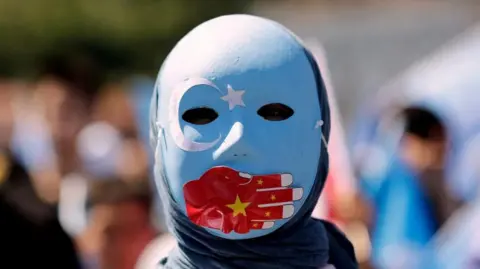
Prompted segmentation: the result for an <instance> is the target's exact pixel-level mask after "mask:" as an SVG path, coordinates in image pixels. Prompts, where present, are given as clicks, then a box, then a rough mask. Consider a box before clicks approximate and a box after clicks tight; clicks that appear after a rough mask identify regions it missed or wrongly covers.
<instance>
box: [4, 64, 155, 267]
mask: <svg viewBox="0 0 480 269" xmlns="http://www.w3.org/2000/svg"><path fill="white" fill-rule="evenodd" d="M73 59H74V57H70V58H69V57H63V58H58V59H49V60H48V61H46V62H45V63H44V64H43V65H42V67H41V68H39V74H38V76H37V77H36V78H35V79H34V80H32V81H22V80H16V79H12V78H7V77H4V78H0V95H1V96H0V102H1V103H0V109H1V112H0V129H1V133H0V134H1V137H0V227H1V229H0V238H1V240H0V244H1V245H2V249H3V251H2V260H1V261H0V262H1V263H2V265H0V267H2V268H7V267H8V266H7V264H8V265H9V266H12V264H13V266H14V267H8V268H33V267H38V266H42V267H46V268H112V269H121V268H134V265H135V263H136V261H137V258H138V257H139V255H140V254H141V253H142V251H143V249H144V248H145V247H146V246H147V245H148V244H149V243H150V242H151V241H152V239H153V238H155V237H156V235H157V234H159V233H161V232H162V231H163V228H162V224H161V222H160V221H159V220H161V217H159V214H160V213H159V212H160V211H159V210H157V209H158V206H157V207H156V206H155V205H158V204H159V203H158V202H157V203H156V202H155V199H156V198H154V196H153V192H152V188H151V180H150V179H151V177H150V173H151V169H150V168H149V167H150V162H151V154H150V151H149V148H148V147H149V146H148V124H146V123H147V122H148V106H149V99H150V94H151V90H152V87H153V86H152V85H153V82H152V81H151V80H149V79H146V78H142V77H137V78H131V79H125V80H124V81H118V80H116V81H114V82H109V81H107V80H102V79H101V74H100V72H98V70H97V69H95V66H94V64H95V62H94V61H93V60H94V59H88V58H85V59H83V61H81V62H80V61H75V60H73ZM145 109H146V110H145ZM145 124H146V125H145ZM21 255H26V256H25V257H22V256H21ZM3 263H4V264H5V265H3ZM4 266H5V267H4Z"/></svg>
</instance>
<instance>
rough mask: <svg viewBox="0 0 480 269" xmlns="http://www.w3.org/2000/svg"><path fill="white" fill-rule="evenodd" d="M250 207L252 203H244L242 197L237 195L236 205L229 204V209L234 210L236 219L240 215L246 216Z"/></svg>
mask: <svg viewBox="0 0 480 269" xmlns="http://www.w3.org/2000/svg"><path fill="white" fill-rule="evenodd" d="M249 205H250V203H242V201H241V200H240V197H239V196H238V195H237V198H235V203H233V204H229V205H227V207H229V208H230V209H232V210H233V216H234V217H236V216H237V215H238V214H242V215H244V216H246V215H247V212H246V211H245V208H247V206H249Z"/></svg>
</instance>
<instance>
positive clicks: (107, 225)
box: [89, 180, 156, 268]
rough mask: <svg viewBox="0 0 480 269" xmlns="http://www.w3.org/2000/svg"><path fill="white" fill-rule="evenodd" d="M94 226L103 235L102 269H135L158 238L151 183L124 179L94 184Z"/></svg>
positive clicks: (90, 199) (101, 249)
mask: <svg viewBox="0 0 480 269" xmlns="http://www.w3.org/2000/svg"><path fill="white" fill-rule="evenodd" d="M89 202H90V204H91V210H90V212H91V213H90V223H91V224H90V225H94V226H96V227H97V228H96V229H93V230H96V231H97V232H98V233H99V234H98V236H99V238H100V240H99V242H100V246H99V247H100V249H99V254H100V263H101V264H102V268H133V267H134V264H135V262H136V259H137V258H138V256H139V255H140V253H141V252H142V250H143V248H144V247H145V246H146V245H147V244H148V243H149V242H150V240H152V239H153V238H154V237H155V233H156V232H155V229H154V227H153V225H152V223H151V215H150V214H151V203H152V200H151V191H150V188H149V184H148V183H147V182H125V181H120V180H115V181H106V182H96V183H95V184H93V186H92V188H91V191H90V194H89Z"/></svg>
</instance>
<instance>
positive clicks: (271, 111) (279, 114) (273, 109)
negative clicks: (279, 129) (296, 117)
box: [257, 103, 294, 121]
mask: <svg viewBox="0 0 480 269" xmlns="http://www.w3.org/2000/svg"><path fill="white" fill-rule="evenodd" d="M293 113H294V112H293V109H291V108H290V107H289V106H287V105H284V104H280V103H274V104H268V105H264V106H262V107H261V108H260V109H259V110H258V111H257V114H258V115H259V116H260V117H262V118H264V119H265V120H268V121H282V120H286V119H288V118H290V117H291V116H292V115H293Z"/></svg>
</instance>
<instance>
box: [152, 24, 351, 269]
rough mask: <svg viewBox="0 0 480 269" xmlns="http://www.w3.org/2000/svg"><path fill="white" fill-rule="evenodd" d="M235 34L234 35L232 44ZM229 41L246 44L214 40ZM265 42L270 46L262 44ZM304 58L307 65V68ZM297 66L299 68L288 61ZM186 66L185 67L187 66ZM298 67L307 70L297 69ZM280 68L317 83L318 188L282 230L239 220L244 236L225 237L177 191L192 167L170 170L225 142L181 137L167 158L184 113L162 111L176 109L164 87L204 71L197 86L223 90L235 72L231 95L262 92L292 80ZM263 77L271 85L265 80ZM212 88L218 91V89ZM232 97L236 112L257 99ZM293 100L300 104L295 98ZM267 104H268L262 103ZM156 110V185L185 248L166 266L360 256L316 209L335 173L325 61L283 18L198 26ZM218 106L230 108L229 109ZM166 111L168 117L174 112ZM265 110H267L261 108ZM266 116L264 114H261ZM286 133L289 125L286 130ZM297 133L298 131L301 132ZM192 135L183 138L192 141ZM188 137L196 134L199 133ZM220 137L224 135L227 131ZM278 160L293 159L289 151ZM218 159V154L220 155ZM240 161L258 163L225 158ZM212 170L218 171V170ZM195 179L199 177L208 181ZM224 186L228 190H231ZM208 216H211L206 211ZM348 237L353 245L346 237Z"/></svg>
mask: <svg viewBox="0 0 480 269" xmlns="http://www.w3.org/2000/svg"><path fill="white" fill-rule="evenodd" d="M232 27H233V28H232ZM219 29H221V30H219ZM222 31H223V32H222ZM221 33H223V35H222V36H221V37H220V38H219V39H215V38H213V37H218V36H215V35H219V34H221ZM200 37H201V38H200ZM239 37H240V38H239ZM202 38H203V39H202ZM209 38H211V40H208V39H209ZM229 39H234V40H233V41H231V40H229ZM222 42H226V43H229V42H238V44H235V45H233V46H229V44H227V45H226V48H227V49H225V47H222V45H211V44H212V43H215V44H222ZM191 43H194V44H198V51H195V52H194V53H196V54H195V56H192V58H190V59H189V58H188V56H186V55H185V54H189V51H188V50H187V49H185V47H188V44H191ZM258 43H260V44H261V45H263V46H261V47H260V48H258V46H257V45H258ZM256 46H257V47H256ZM218 47H220V49H219V50H216V51H215V49H216V48H218ZM275 53H276V54H275ZM205 54H208V56H209V57H210V58H208V57H207V58H205ZM272 56H274V57H272ZM202 57H204V58H202ZM262 57H266V58H268V57H270V58H268V59H265V60H263V59H261V58H262ZM186 60H190V62H188V63H187V62H182V61H186ZM250 63H251V64H250ZM299 63H303V65H301V64H299ZM289 64H290V65H291V66H288V65H289ZM182 65H184V66H183V67H182ZM172 66H174V67H172ZM292 67H294V68H295V69H290V68H292ZM282 68H283V69H282ZM297 68H298V69H299V70H296V69H297ZM204 69H207V71H205V70H204ZM278 69H280V70H283V72H284V73H283V75H288V73H285V70H287V71H290V72H292V71H295V74H292V77H294V78H295V77H297V78H298V77H303V78H304V80H305V81H304V84H302V85H299V87H302V86H304V87H305V88H308V85H309V83H311V84H310V85H312V86H311V87H312V88H313V89H314V91H315V92H316V93H315V95H316V97H315V98H314V100H309V101H312V102H313V104H314V105H315V106H319V109H318V112H317V113H318V114H317V115H316V117H317V118H316V120H317V123H319V126H321V129H320V130H321V133H320V132H319V133H318V143H317V144H316V145H315V144H313V145H307V146H309V147H312V146H318V151H317V152H316V154H317V157H316V159H314V160H308V159H307V162H308V161H314V163H315V164H314V166H315V171H314V172H315V173H314V176H312V177H315V179H314V180H313V179H305V180H306V181H311V182H312V185H311V188H310V189H309V188H308V187H305V188H304V190H306V191H308V193H307V194H306V195H304V196H305V197H304V198H303V199H302V203H300V204H294V205H301V206H299V208H297V209H296V210H298V211H296V213H295V214H293V216H291V218H290V219H289V220H283V222H282V221H281V220H280V221H279V222H280V223H281V224H280V225H278V226H274V230H273V231H272V232H263V231H259V233H254V232H252V233H249V232H246V233H243V232H245V231H243V232H242V230H241V228H242V227H240V226H241V225H240V226H239V225H236V224H235V223H234V227H233V228H231V229H233V230H234V231H235V232H237V234H236V235H231V233H229V234H227V233H225V234H222V232H221V231H211V230H209V229H206V228H203V227H200V226H199V225H196V224H194V223H193V221H192V218H191V217H190V218H189V216H190V213H191V212H189V211H188V210H185V209H183V208H182V207H191V204H188V202H187V204H186V205H184V203H185V202H184V201H180V200H181V199H179V198H177V197H178V195H177V193H178V192H179V191H178V188H176V185H175V184H178V182H176V181H179V180H180V179H179V178H181V177H182V174H183V173H189V172H190V171H183V170H182V171H180V174H175V173H168V172H169V171H168V169H170V170H173V171H175V169H174V168H178V167H179V166H180V165H181V164H180V163H179V162H188V159H187V158H188V156H187V155H189V154H191V153H190V152H194V153H196V152H199V151H202V150H204V148H205V147H214V148H215V147H216V146H217V145H216V144H215V143H213V144H210V145H206V144H208V143H207V142H205V141H206V140H207V141H208V139H210V138H211V137H213V139H215V137H214V136H212V135H210V136H208V135H209V134H207V136H208V137H205V138H204V137H200V139H201V140H200V141H202V142H203V143H197V142H193V141H188V142H185V141H186V140H182V141H181V142H178V141H177V142H178V143H176V144H177V146H178V145H180V146H179V147H181V148H182V149H183V151H178V154H179V155H173V156H172V157H171V158H166V157H165V155H166V154H171V153H169V152H168V151H169V150H172V149H171V148H168V147H169V146H172V147H175V143H173V142H172V140H174V139H178V138H179V137H178V136H177V137H174V136H175V134H170V133H169V132H168V131H169V130H168V126H167V127H165V126H166V125H168V124H172V121H178V120H179V119H178V116H176V117H177V118H173V119H172V118H170V119H168V120H167V119H166V117H167V116H168V115H162V114H161V113H160V112H159V109H161V107H162V106H164V109H171V107H170V108H166V107H167V106H169V105H170V106H171V105H172V104H171V103H170V104H169V103H168V102H167V101H168V100H167V101H165V100H164V99H166V98H165V94H164V93H163V91H168V90H169V89H168V88H169V87H173V86H172V85H174V84H176V83H177V82H178V81H185V82H188V81H189V80H190V81H191V80H193V79H192V77H194V76H198V74H201V76H205V77H208V79H210V81H206V80H202V81H203V83H200V84H201V85H200V84H196V85H193V86H190V89H192V88H194V87H203V86H205V87H206V86H208V87H213V88H216V87H217V86H216V85H221V84H223V83H224V82H225V81H224V80H223V78H224V77H229V76H230V77H229V78H230V81H233V82H232V85H228V87H226V88H228V92H229V94H231V92H233V93H235V88H232V87H235V85H238V84H242V83H244V85H248V86H250V87H247V86H245V89H246V93H245V95H248V94H249V90H253V89H252V88H254V87H255V86H258V87H259V88H256V89H255V90H261V87H262V86H264V87H267V82H271V80H269V79H272V78H273V79H278V80H282V79H285V78H282V77H279V76H281V75H282V73H278V71H277V73H274V72H273V71H272V70H278ZM189 72H190V73H189ZM226 74H227V75H226ZM272 74H273V75H272ZM269 76H272V77H269ZM263 80H264V81H265V82H263ZM292 80H293V79H292ZM308 80H309V81H308ZM252 81H253V82H252ZM256 81H258V83H257V84H254V82H256ZM285 81H286V79H285ZM233 83H236V84H233ZM248 83H250V84H248ZM262 83H264V84H265V85H261V84H262ZM207 84H208V85H207ZM225 84H226V83H225ZM199 85H200V86H199ZM280 87H286V86H282V85H279V88H280ZM219 88H220V86H218V88H217V89H219ZM302 90H303V89H302ZM210 91H211V89H210ZM280 91H281V89H279V95H281V92H280ZM295 91H297V89H290V92H292V93H291V95H292V98H294V97H293V94H294V92H295ZM305 91H307V90H305ZM305 91H304V92H305ZM199 92H201V93H202V94H201V95H198V96H197V99H201V98H205V97H204V96H205V95H207V92H206V91H205V90H204V91H201V90H200V89H199ZM211 92H213V93H214V92H215V91H211ZM225 92H226V91H225ZM298 92H300V93H301V94H304V92H301V91H300V89H298ZM203 93H204V94H203ZM192 94H193V93H192ZM229 94H228V95H229ZM252 94H253V92H252ZM185 95H186V94H185ZM228 95H227V96H228ZM227 96H223V97H222V100H224V101H226V100H225V99H223V98H225V97H227ZM312 97H313V96H312ZM317 98H318V100H317ZM179 99H180V100H179V101H184V100H182V99H181V97H180V98H179ZM185 99H188V98H185ZM190 99H191V98H190ZM310 99H312V98H310ZM246 100H247V99H246ZM179 101H177V102H179ZM229 101H232V100H229ZM250 101H251V102H252V103H253V102H254V101H253V100H250ZM206 102H208V101H206ZM232 102H233V101H232ZM232 102H229V105H230V106H228V108H229V110H230V111H232V112H231V113H235V107H236V106H237V105H238V106H243V107H245V103H247V106H248V105H249V104H250V103H248V102H245V103H243V102H242V101H238V100H237V101H236V103H234V104H233V108H232V106H231V105H232ZM292 102H293V103H294V101H292ZM209 104H210V103H209ZM310 104H311V103H307V104H305V106H308V105H310ZM192 105H193V104H192ZM259 105H260V106H261V104H259ZM177 106H180V105H177ZM193 106H195V105H193ZM212 106H215V104H212ZM180 107H181V106H180ZM151 109H152V110H151V122H150V128H151V142H152V146H153V148H154V150H155V158H156V161H155V177H156V183H157V186H158V189H159V192H160V196H161V197H162V199H163V202H164V205H165V211H166V215H167V217H168V219H167V221H168V225H169V229H170V231H171V232H172V234H173V235H174V237H175V238H176V239H177V241H178V247H177V248H175V249H174V250H173V251H172V252H171V253H170V255H169V257H168V260H167V261H166V262H165V268H209V269H210V268H211V269H215V268H222V269H223V268H259V269H263V268H298V269H300V268H322V267H323V266H326V265H327V263H328V261H329V259H331V257H332V256H333V257H334V258H335V260H342V258H343V260H345V261H346V262H347V263H348V261H350V260H354V258H353V259H352V258H351V257H346V255H347V254H345V253H343V252H342V248H343V246H345V245H348V246H350V245H349V242H348V240H346V239H345V238H344V237H343V235H341V234H340V233H339V232H338V231H336V229H335V228H332V227H328V228H327V229H328V231H327V229H326V228H325V225H324V223H322V222H321V221H319V220H316V219H313V218H312V217H311V214H312V211H313V209H314V207H315V205H316V203H317V200H318V198H319V196H320V193H321V191H322V188H323V185H324V182H325V178H326V175H327V171H328V153H327V145H326V142H327V141H328V137H329V132H330V114H329V105H328V99H327V94H326V91H325V86H324V83H323V80H322V77H321V74H320V70H319V68H318V65H317V64H316V63H315V60H314V58H313V57H312V55H311V53H310V52H309V51H308V50H307V49H306V48H305V47H304V46H303V45H302V44H301V43H300V42H299V41H298V39H297V38H296V37H295V36H294V35H293V34H291V33H290V32H289V31H288V30H286V29H285V28H283V27H282V26H281V25H279V24H277V23H275V22H272V21H269V20H266V19H262V18H258V17H254V16H249V15H229V16H223V17H219V18H216V19H213V20H210V21H208V22H206V23H204V24H202V25H200V26H198V27H197V28H196V29H194V30H193V31H192V32H190V33H189V34H188V35H187V36H186V37H185V38H184V39H182V40H181V41H180V42H179V43H178V44H177V46H176V48H175V49H174V50H173V51H172V53H171V54H170V55H169V56H168V58H167V59H166V61H165V63H164V65H163V66H162V68H161V70H160V73H159V77H158V80H157V83H156V87H155V91H154V94H153V98H152V105H151ZM180 109H181V108H177V110H180ZM218 109H223V107H222V108H218ZM300 110H301V109H299V111H300ZM243 111H244V110H243ZM227 112H228V111H227ZM166 113H167V114H168V112H166ZM175 113H178V112H175ZM258 114H261V112H260V110H259V112H258ZM298 114H300V115H299V116H298V117H299V118H297V119H292V120H294V121H295V122H294V123H299V122H298V121H302V118H301V117H304V118H303V120H305V121H306V123H305V124H307V125H310V124H311V128H312V130H313V129H314V128H315V127H316V124H315V122H308V121H309V119H308V117H306V116H305V115H303V116H302V115H301V113H300V112H299V113H298ZM310 114H311V113H310ZM184 115H185V114H184ZM229 115H232V114H229ZM238 115H239V114H238ZM255 116H257V115H255ZM310 116H311V115H310ZM245 117H247V116H245ZM162 119H163V120H162ZM255 119H256V118H255ZM258 119H261V118H260V117H259V118H258ZM223 120H224V119H222V118H221V116H220V117H219V120H218V121H219V122H220V123H219V124H224V123H225V121H223ZM249 120H251V119H250V118H248V119H246V120H245V122H244V123H245V124H247V122H248V121H249ZM310 120H311V119H310ZM250 122H251V121H250ZM262 124H263V123H262ZM239 126H241V127H243V126H242V119H240V120H238V122H235V123H233V126H232V125H229V133H228V135H226V138H225V142H224V143H222V144H220V145H219V147H218V148H219V149H221V148H222V147H225V146H224V145H225V144H228V143H229V141H227V140H229V136H230V135H231V133H232V132H235V131H236V132H237V134H238V133H240V135H237V138H236V139H237V140H235V143H240V142H242V141H241V139H242V137H240V138H238V136H241V135H244V136H247V135H248V133H247V131H242V128H238V127H239ZM319 126H317V127H319ZM245 128H247V127H245ZM309 128H310V127H309ZM179 129H180V128H179ZM184 130H185V131H184V132H185V137H187V136H188V134H187V131H188V129H187V128H184ZM278 130H281V129H280V127H279V129H278ZM291 131H292V133H293V131H294V130H291ZM180 132H181V129H180ZM299 132H300V131H299ZM177 135H182V134H177ZM278 136H282V134H281V133H278ZM185 137H181V138H182V139H184V138H185ZM188 137H189V138H191V137H192V136H188ZM195 137H196V138H198V137H199V136H198V135H197V136H195ZM220 137H223V136H222V135H221V136H220ZM297 137H298V138H301V137H302V136H301V135H298V136H297ZM254 138H255V137H254ZM271 139H274V140H275V139H276V138H275V137H273V136H272V137H271ZM239 141H240V142H239ZM182 142H183V143H182ZM302 142H305V141H302ZM307 142H308V140H307ZM265 143H268V141H265ZM234 146H235V145H234ZM276 146H277V147H278V146H279V145H278V144H277V145H276ZM287 147H288V146H287ZM217 150H218V149H217ZM241 152H242V154H243V156H246V155H248V154H254V153H252V152H254V151H253V150H252V149H251V148H248V149H245V151H241ZM312 152H313V151H312ZM318 153H320V154H318ZM305 154H307V153H305ZM212 155H213V156H214V157H215V156H216V155H215V152H214V153H213V154H211V155H205V158H211V156H212ZM250 156H251V155H248V158H252V157H250ZM313 156H315V155H313ZM319 156H320V157H319ZM220 157H221V156H220ZM230 157H232V158H233V157H238V156H237V154H233V155H232V156H230ZM275 157H279V158H286V159H288V158H287V157H288V156H275ZM175 158H177V159H178V160H175ZM192 158H193V157H192ZM273 158H274V157H273ZM214 160H216V159H215V158H214ZM232 160H233V161H232ZM237 160H239V161H237ZM302 160H303V159H302ZM235 161H237V162H238V166H239V167H242V168H243V169H248V168H252V167H253V166H248V165H243V163H242V159H228V160H226V161H225V163H226V164H228V165H229V166H233V165H235ZM264 161H269V160H264ZM260 163H262V162H260ZM216 164H217V165H222V164H224V163H218V162H217V163H216ZM241 165H243V166H241ZM172 166H173V168H172ZM194 168H195V167H192V169H194ZM185 169H186V170H188V169H189V168H188V167H185ZM215 169H218V168H215ZM220 169H224V168H220ZM239 170H240V169H239ZM209 171H210V172H211V171H212V170H209ZM256 171H265V169H263V170H262V167H260V168H259V169H257V170H256ZM247 172H250V171H247ZM277 172H278V171H277ZM207 173H209V172H207ZM232 173H233V172H232ZM258 173H263V172H257V174H258ZM240 174H241V173H240ZM175 176H177V177H178V178H172V177H175ZM294 176H295V175H294ZM254 177H255V176H254ZM265 177H267V176H265ZM226 178H228V177H226ZM290 180H291V178H290ZM300 180H302V179H300ZM194 181H197V182H198V181H200V180H194ZM282 182H283V181H282ZM172 183H173V184H172ZM217 183H218V182H217ZM221 183H223V182H221ZM221 183H218V184H221ZM290 183H291V182H290ZM188 184H190V181H187V182H186V183H185V185H184V186H183V191H184V192H186V187H185V186H187V185H188ZM259 184H260V183H259ZM282 184H283V183H282ZM197 186H199V187H202V186H201V185H199V184H197ZM282 186H283V185H282ZM220 191H222V192H223V191H224V190H220ZM180 193H181V192H180ZM184 195H185V197H186V198H185V199H186V200H187V199H188V198H187V194H184ZM202 195H207V193H203V194H200V197H201V196H202ZM197 198H198V197H197ZM237 198H238V196H237ZM186 211H187V213H186ZM187 215H188V216H187ZM202 216H204V217H205V215H202ZM205 218H206V219H207V220H206V222H207V224H209V223H208V221H209V220H208V216H206V217H205ZM201 221H202V220H200V221H198V220H197V222H196V223H197V224H198V223H200V222H201ZM209 225H213V226H214V224H211V223H210V224H209ZM235 225H236V226H235ZM272 225H275V224H272ZM209 227H212V226H209ZM270 228H271V227H270ZM221 229H227V228H226V226H222V227H221ZM329 231H331V233H329ZM255 232H257V231H255ZM262 232H263V233H262ZM251 234H254V236H250V235H251ZM329 237H330V238H331V240H330V241H333V242H335V241H336V240H337V239H340V240H339V241H338V242H336V245H334V246H333V247H334V249H335V250H336V251H337V252H336V253H335V254H338V255H332V253H330V254H329V243H330V245H332V244H331V242H329ZM342 239H343V240H345V241H346V242H341V240H342ZM344 252H346V251H344ZM342 255H343V256H342ZM339 256H340V257H339ZM347 260H348V261H347ZM351 264H355V262H354V261H353V262H351V263H350V265H351ZM338 268H350V267H338ZM352 268H355V267H352Z"/></svg>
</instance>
